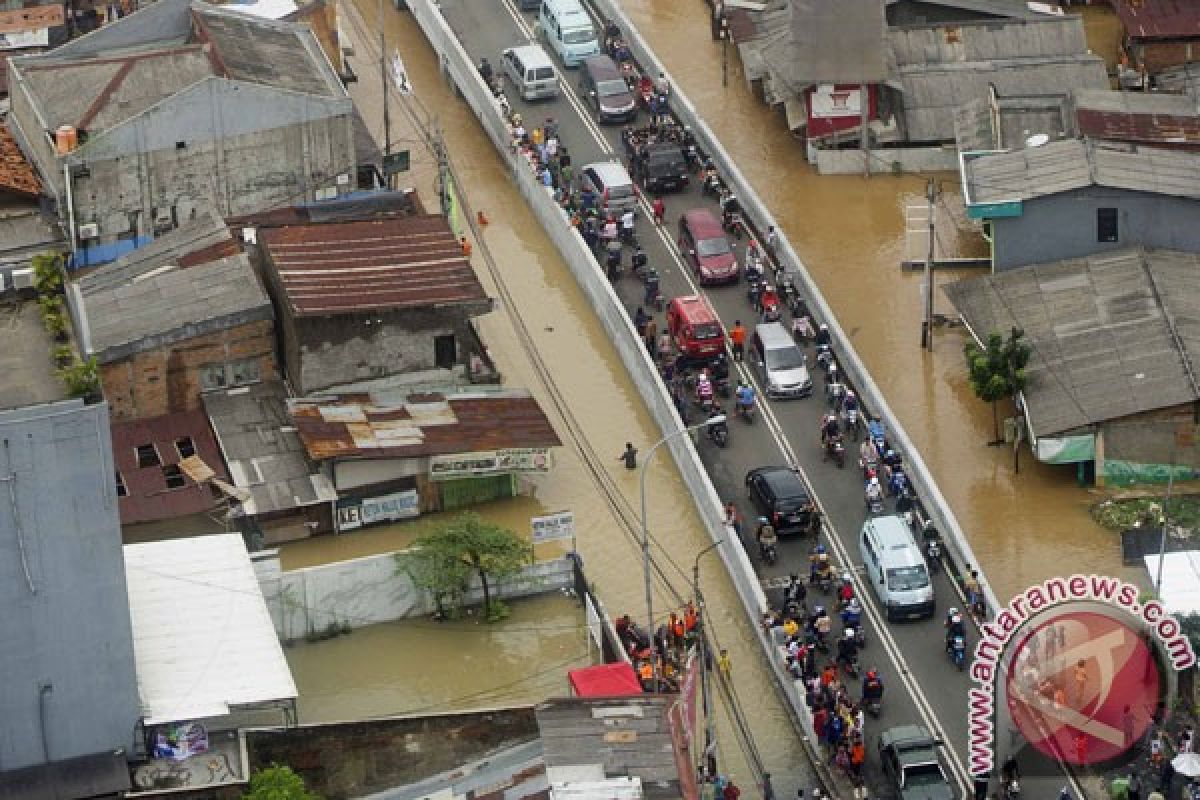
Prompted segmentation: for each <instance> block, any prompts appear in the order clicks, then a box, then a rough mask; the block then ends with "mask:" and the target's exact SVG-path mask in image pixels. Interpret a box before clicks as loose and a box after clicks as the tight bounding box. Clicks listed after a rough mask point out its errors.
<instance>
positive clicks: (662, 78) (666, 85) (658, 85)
mask: <svg viewBox="0 0 1200 800" xmlns="http://www.w3.org/2000/svg"><path fill="white" fill-rule="evenodd" d="M654 90H655V91H656V92H657V93H658V94H660V95H663V96H666V97H670V96H671V82H670V81H668V80H667V74H666V73H665V72H660V73H658V80H656V81H655V82H654Z"/></svg>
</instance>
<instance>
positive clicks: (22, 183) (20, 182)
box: [0, 125, 42, 197]
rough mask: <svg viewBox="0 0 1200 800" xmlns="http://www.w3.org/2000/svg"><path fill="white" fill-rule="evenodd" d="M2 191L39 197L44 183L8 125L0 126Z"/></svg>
mask: <svg viewBox="0 0 1200 800" xmlns="http://www.w3.org/2000/svg"><path fill="white" fill-rule="evenodd" d="M0 191H5V192H12V193H13V194H20V195H27V196H29V197H37V196H38V195H39V194H41V191H42V182H41V181H40V180H38V176H37V173H35V172H34V171H33V166H32V165H30V163H29V161H28V160H27V159H26V158H25V154H24V153H22V152H21V148H20V147H18V146H17V141H16V139H14V138H13V135H12V133H11V132H10V131H9V130H8V126H7V125H0Z"/></svg>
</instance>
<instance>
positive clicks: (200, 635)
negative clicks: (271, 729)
mask: <svg viewBox="0 0 1200 800" xmlns="http://www.w3.org/2000/svg"><path fill="white" fill-rule="evenodd" d="M124 550H125V573H126V582H127V583H128V586H129V614H130V617H131V619H132V622H133V651H134V658H135V660H136V664H137V682H138V695H139V696H140V699H141V703H142V714H143V716H144V718H145V722H146V724H157V723H162V722H174V721H177V720H189V719H201V718H205V717H219V716H224V715H226V714H228V713H229V712H230V707H231V706H239V705H247V704H250V703H265V702H269V701H272V700H287V699H292V698H295V697H296V684H295V682H293V681H292V673H291V670H290V669H288V664H287V660H286V659H285V658H284V657H283V648H282V647H281V646H280V644H279V639H278V637H277V636H276V635H275V627H274V626H273V625H272V624H271V617H270V614H269V613H268V612H267V604H266V602H265V601H264V600H263V596H262V591H261V589H260V588H259V585H258V580H257V579H256V578H255V577H254V568H253V567H252V566H251V564H250V556H249V554H248V553H247V552H246V545H245V543H244V542H243V541H242V537H241V535H240V534H236V533H227V534H219V535H214V536H197V537H193V538H189V539H173V540H169V541H165V542H150V543H148V544H127V545H125V548H124Z"/></svg>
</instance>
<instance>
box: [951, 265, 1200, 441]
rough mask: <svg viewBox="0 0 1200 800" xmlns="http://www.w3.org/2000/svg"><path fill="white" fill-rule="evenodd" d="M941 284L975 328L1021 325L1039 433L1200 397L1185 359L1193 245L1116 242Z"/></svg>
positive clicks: (1194, 284) (1199, 274)
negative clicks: (1148, 246)
mask: <svg viewBox="0 0 1200 800" xmlns="http://www.w3.org/2000/svg"><path fill="white" fill-rule="evenodd" d="M944 288H945V292H946V294H947V295H948V296H949V297H950V300H951V301H952V302H953V303H954V306H955V307H956V308H957V309H958V311H959V313H961V314H962V315H963V317H964V318H965V319H966V320H967V323H968V324H969V325H970V326H971V328H972V330H974V331H975V333H976V334H977V335H979V336H981V337H982V336H987V335H988V334H989V333H990V332H992V331H1007V330H1010V329H1011V328H1012V327H1013V326H1016V327H1018V328H1020V329H1022V330H1023V331H1024V332H1025V338H1026V341H1027V342H1028V344H1029V345H1030V346H1031V348H1032V350H1033V353H1032V357H1031V359H1030V363H1029V365H1028V367H1027V368H1026V375H1027V379H1028V386H1027V388H1026V390H1025V400H1026V406H1027V409H1028V413H1029V419H1030V422H1031V424H1032V426H1033V429H1034V430H1035V431H1036V432H1037V433H1038V435H1053V434H1058V433H1064V432H1066V431H1071V430H1075V429H1079V428H1083V427H1086V426H1088V425H1092V424H1096V423H1101V422H1104V421H1106V420H1110V419H1116V418H1118V417H1125V416H1128V415H1130V414H1137V413H1140V412H1144V411H1152V410H1154V409H1158V408H1167V407H1170V406H1175V405H1179V404H1181V403H1189V402H1192V401H1194V400H1198V399H1200V392H1198V391H1197V387H1196V385H1195V384H1194V382H1193V379H1192V378H1191V377H1190V376H1189V372H1188V368H1187V365H1190V364H1194V363H1195V358H1196V356H1197V355H1200V325H1197V324H1196V322H1195V320H1197V319H1200V255H1197V254H1194V253H1181V252H1176V251H1171V250H1141V249H1132V250H1122V251H1114V252H1107V253H1100V254H1096V255H1092V256H1089V257H1087V258H1082V259H1072V260H1068V261H1055V262H1051V263H1047V264H1035V265H1033V266H1029V267H1022V268H1020V269H1013V270H1006V271H1004V272H1000V273H997V274H995V275H990V276H986V277H981V278H969V279H967V280H963V281H958V282H957V283H953V284H950V285H948V286H946V287H944ZM1172 326H1174V331H1173V330H1172ZM1176 335H1177V336H1178V341H1177V340H1176ZM1180 346H1182V350H1181V349H1180Z"/></svg>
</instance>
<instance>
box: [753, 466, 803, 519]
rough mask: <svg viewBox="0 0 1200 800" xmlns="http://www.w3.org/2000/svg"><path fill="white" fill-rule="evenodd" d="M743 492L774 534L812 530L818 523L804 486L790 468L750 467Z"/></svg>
mask: <svg viewBox="0 0 1200 800" xmlns="http://www.w3.org/2000/svg"><path fill="white" fill-rule="evenodd" d="M746 494H747V496H749V498H750V500H751V501H752V502H753V503H754V507H755V508H757V509H758V513H759V514H760V515H761V516H764V517H766V518H767V519H768V520H770V522H771V524H772V525H773V526H774V527H775V532H776V533H778V534H781V535H782V534H787V533H808V532H816V530H817V529H818V527H819V526H820V523H821V514H820V512H819V511H817V507H816V505H815V504H814V503H813V501H812V497H811V496H810V495H809V493H808V487H806V486H805V485H804V481H802V480H800V474H799V473H798V472H796V471H795V470H794V469H791V468H789V467H759V468H758V469H752V470H750V471H749V472H747V473H746ZM753 527H754V526H751V529H753Z"/></svg>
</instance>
